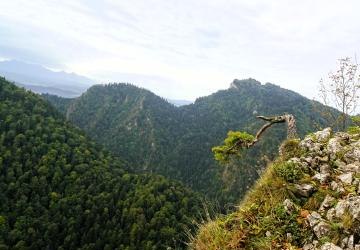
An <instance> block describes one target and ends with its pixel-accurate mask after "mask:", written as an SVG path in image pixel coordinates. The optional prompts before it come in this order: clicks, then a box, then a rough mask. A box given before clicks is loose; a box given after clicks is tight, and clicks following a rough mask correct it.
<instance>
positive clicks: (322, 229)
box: [313, 221, 331, 239]
mask: <svg viewBox="0 0 360 250" xmlns="http://www.w3.org/2000/svg"><path fill="white" fill-rule="evenodd" d="M313 230H314V233H315V235H316V237H318V239H320V238H322V237H324V236H326V235H327V234H328V233H329V232H330V230H331V226H330V225H329V224H328V223H326V222H325V221H320V222H319V223H318V224H317V225H315V226H314V228H313Z"/></svg>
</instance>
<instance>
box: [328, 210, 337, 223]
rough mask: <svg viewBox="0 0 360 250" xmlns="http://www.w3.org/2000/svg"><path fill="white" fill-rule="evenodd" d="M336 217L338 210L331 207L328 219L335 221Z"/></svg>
mask: <svg viewBox="0 0 360 250" xmlns="http://www.w3.org/2000/svg"><path fill="white" fill-rule="evenodd" d="M335 217H336V210H335V208H330V209H329V210H328V211H327V213H326V219H327V220H328V221H333V220H334V218H335Z"/></svg>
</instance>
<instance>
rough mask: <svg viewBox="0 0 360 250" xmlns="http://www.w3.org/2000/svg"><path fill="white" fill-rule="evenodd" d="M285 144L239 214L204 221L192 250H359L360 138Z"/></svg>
mask: <svg viewBox="0 0 360 250" xmlns="http://www.w3.org/2000/svg"><path fill="white" fill-rule="evenodd" d="M355 132H356V133H355V134H347V133H343V132H338V133H333V132H332V130H331V129H330V128H327V129H325V130H322V131H319V132H316V133H314V134H310V135H308V136H306V137H305V139H304V140H302V141H300V140H288V141H285V142H284V144H283V145H282V147H281V149H280V152H281V154H280V157H279V158H278V159H277V160H276V161H275V162H274V163H272V164H271V165H270V166H269V167H268V168H267V170H266V172H265V173H264V174H263V175H262V177H261V178H260V179H259V181H258V182H257V183H256V185H255V186H254V188H253V189H252V190H251V191H250V192H249V193H248V194H247V196H246V197H245V199H244V200H243V201H242V202H241V204H240V206H239V208H238V210H237V211H236V212H234V213H232V214H229V215H227V216H221V217H219V218H217V219H215V220H213V221H208V222H207V223H206V224H204V225H202V226H201V227H200V228H199V231H198V234H197V235H196V236H195V237H194V239H193V241H192V242H191V249H194V250H205V249H206V250H215V249H222V250H231V249H259V250H260V249H261V250H263V249H304V250H342V249H347V250H357V249H360V150H359V145H360V140H359V139H360V134H359V129H356V130H355Z"/></svg>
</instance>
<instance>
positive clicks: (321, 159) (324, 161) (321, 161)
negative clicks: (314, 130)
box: [315, 155, 329, 163]
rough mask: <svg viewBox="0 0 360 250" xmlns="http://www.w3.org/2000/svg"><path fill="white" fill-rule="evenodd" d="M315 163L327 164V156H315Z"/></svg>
mask: <svg viewBox="0 0 360 250" xmlns="http://www.w3.org/2000/svg"><path fill="white" fill-rule="evenodd" d="M315 159H316V161H317V162H319V163H327V162H329V156H328V155H325V156H322V157H321V156H316V157H315Z"/></svg>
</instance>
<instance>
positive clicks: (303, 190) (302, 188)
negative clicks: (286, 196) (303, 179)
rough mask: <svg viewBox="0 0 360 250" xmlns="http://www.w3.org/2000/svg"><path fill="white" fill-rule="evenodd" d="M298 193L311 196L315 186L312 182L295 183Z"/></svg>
mask: <svg viewBox="0 0 360 250" xmlns="http://www.w3.org/2000/svg"><path fill="white" fill-rule="evenodd" d="M294 186H295V189H296V193H297V194H299V195H301V196H303V197H309V196H310V195H311V194H312V193H313V192H314V191H315V188H314V186H313V185H311V184H302V185H299V184H295V185H294Z"/></svg>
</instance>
